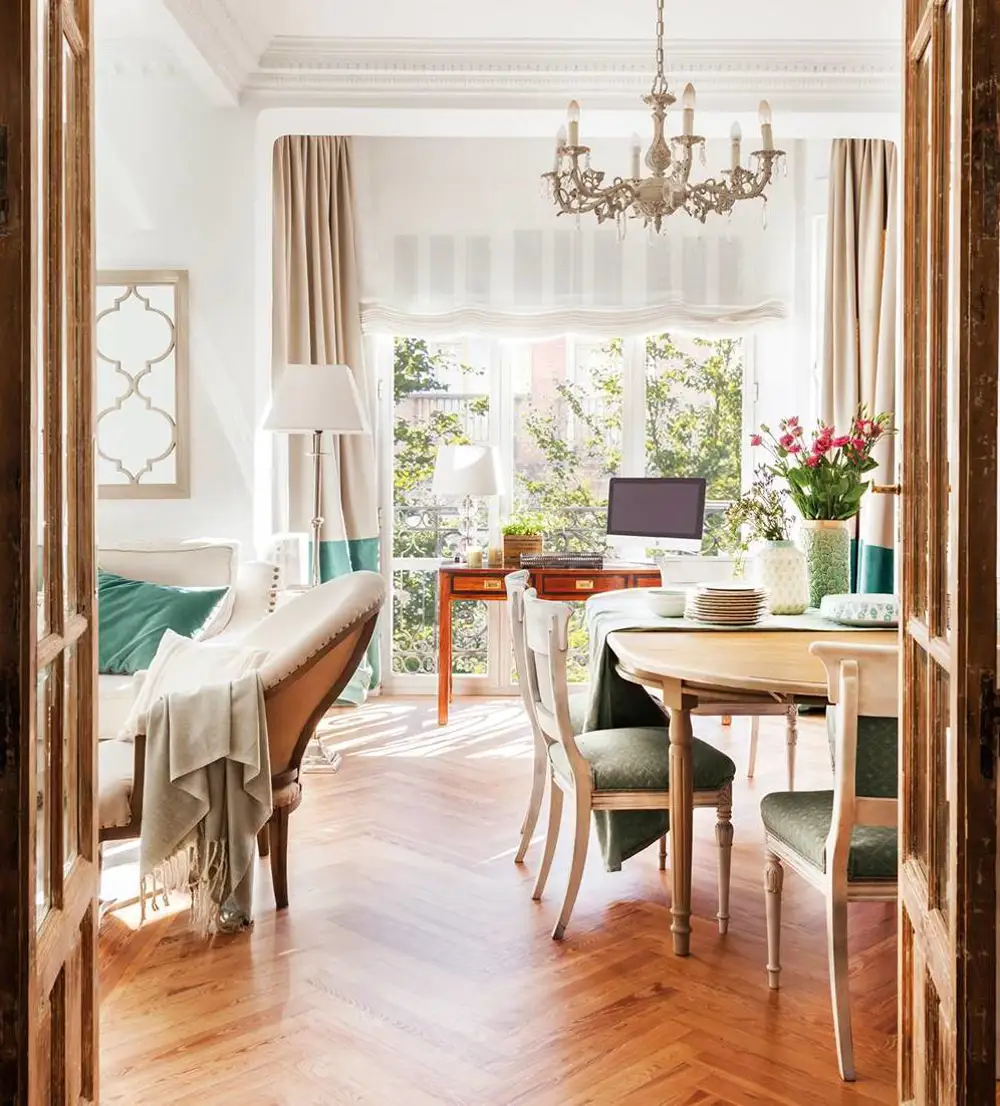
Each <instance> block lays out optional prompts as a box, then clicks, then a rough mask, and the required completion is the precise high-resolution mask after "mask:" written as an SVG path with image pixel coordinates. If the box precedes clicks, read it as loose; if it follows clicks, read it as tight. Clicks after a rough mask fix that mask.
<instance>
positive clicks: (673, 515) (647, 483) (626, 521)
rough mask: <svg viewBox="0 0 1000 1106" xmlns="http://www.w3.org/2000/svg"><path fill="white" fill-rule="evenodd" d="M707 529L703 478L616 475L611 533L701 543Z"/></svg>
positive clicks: (610, 499) (610, 492) (610, 493)
mask: <svg viewBox="0 0 1000 1106" xmlns="http://www.w3.org/2000/svg"><path fill="white" fill-rule="evenodd" d="M704 528H705V481H704V480H703V479H701V478H700V477H656V476H649V477H632V476H612V477H611V482H610V485H609V488H608V533H609V534H620V535H622V536H627V537H633V538H680V539H684V540H689V541H690V540H699V539H700V538H701V535H702V531H703V530H704Z"/></svg>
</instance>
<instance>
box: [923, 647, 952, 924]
mask: <svg viewBox="0 0 1000 1106" xmlns="http://www.w3.org/2000/svg"><path fill="white" fill-rule="evenodd" d="M928 663H929V664H930V666H931V668H932V670H933V676H932V678H931V687H930V691H931V702H930V716H931V733H930V740H931V743H932V746H931V757H930V760H931V764H933V765H935V768H934V770H933V774H932V783H933V788H934V794H933V802H932V804H931V809H932V810H933V812H934V813H933V814H932V818H933V825H932V826H931V827H930V830H931V834H932V837H933V847H932V849H931V855H930V858H929V865H930V871H929V873H928V877H929V878H928V890H929V891H930V900H931V902H930V905H931V907H932V908H934V909H937V910H941V911H942V912H943V913H944V915H945V917H947V916H948V913H949V903H948V872H949V870H950V862H949V841H950V833H951V826H950V824H949V816H950V809H949V805H948V791H949V788H948V782H949V781H948V773H947V772H945V770H944V766H946V765H950V764H951V763H952V760H951V759H950V756H949V754H950V753H952V750H951V703H950V701H949V680H948V673H947V672H945V671H944V669H943V668H941V667H940V666H939V665H937V664H936V663H935V662H934V661H933V660H931V661H929V662H928Z"/></svg>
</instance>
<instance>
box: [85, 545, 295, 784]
mask: <svg viewBox="0 0 1000 1106" xmlns="http://www.w3.org/2000/svg"><path fill="white" fill-rule="evenodd" d="M97 564H98V567H99V568H102V569H104V571H105V572H113V573H114V574H115V575H116V576H125V577H126V578H128V579H130V580H149V581H150V582H152V583H154V584H167V585H171V586H173V587H228V588H230V589H231V591H230V594H229V596H228V597H227V599H226V601H225V602H224V603H223V604H222V606H221V607H220V609H219V610H218V611H217V612H216V614H215V615H214V616H213V618H212V620H211V621H210V624H209V625H208V626H206V629H205V633H204V637H205V638H209V637H210V638H211V639H212V640H213V641H226V640H237V639H240V638H243V637H245V636H246V634H248V633H249V632H250V631H251V630H252V629H253V628H254V627H255V626H256V625H258V624H259V623H260V621H261V619H263V618H264V617H266V616H267V615H268V614H270V612H271V611H273V610H274V605H275V601H276V599H277V594H278V567H277V565H273V564H270V563H269V562H267V561H244V562H242V563H241V562H240V543H239V542H236V541H216V540H212V539H199V540H195V541H182V542H143V543H139V542H135V543H129V544H121V545H108V546H101V547H99V548H98V550H97ZM98 617H100V612H98ZM141 679H142V674H141V673H137V674H136V675H135V676H100V677H99V678H98V689H97V694H98V705H97V720H98V735H99V736H100V738H101V739H102V740H103V739H105V738H111V737H115V736H116V735H117V734H118V733H119V732H120V731H121V728H122V726H123V724H124V723H125V720H126V718H127V717H128V713H129V708H130V707H131V706H132V702H133V700H134V699H135V696H136V693H137V691H138V688H139V682H140V681H141ZM123 767H124V766H123ZM131 767H132V766H131V764H129V765H128V771H129V773H130V774H131Z"/></svg>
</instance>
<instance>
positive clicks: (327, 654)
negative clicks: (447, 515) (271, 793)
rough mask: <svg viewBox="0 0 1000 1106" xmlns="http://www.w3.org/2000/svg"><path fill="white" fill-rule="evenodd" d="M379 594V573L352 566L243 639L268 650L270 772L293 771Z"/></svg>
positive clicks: (375, 611) (355, 654)
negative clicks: (352, 570) (363, 570)
mask: <svg viewBox="0 0 1000 1106" xmlns="http://www.w3.org/2000/svg"><path fill="white" fill-rule="evenodd" d="M384 601H385V581H384V580H383V579H382V577H381V576H380V575H379V574H378V573H377V572H352V573H349V574H348V575H346V576H341V577H339V578H338V579H336V580H330V581H328V582H327V583H325V584H320V585H319V587H315V588H312V589H310V590H309V591H306V592H303V593H302V594H301V595H299V596H296V598H295V599H292V600H291V601H289V602H288V603H286V604H284V605H283V606H280V607H278V609H277V610H276V611H275V612H274V614H271V615H269V616H268V617H267V618H266V619H264V621H263V622H261V623H259V624H258V625H257V626H256V627H255V628H254V629H253V630H252V631H251V632H250V633H249V634H247V635H246V636H245V637H244V638H242V639H241V643H242V644H243V645H246V646H252V647H254V648H258V649H266V650H268V652H269V654H270V655H269V657H268V659H267V661H265V663H264V664H263V665H262V666H261V668H260V670H259V674H260V679H261V683H262V684H263V686H264V702H265V709H266V711H267V728H268V747H269V750H270V754H271V773H272V776H279V775H281V774H282V773H285V772H288V771H292V772H297V771H298V768H299V765H300V764H301V761H302V756H303V754H304V753H305V749H306V745H307V744H308V742H309V738H310V737H311V736H312V733H313V731H314V730H315V728H316V725H317V723H318V722H319V720H320V719H321V718H322V717H323V715H324V714H325V713H326V711H327V710H329V708H330V707H331V706H332V705H333V703H334V702H336V700H337V698H338V697H339V696H340V694H341V692H342V691H343V690H344V688H345V687H346V686H347V684H348V682H349V681H350V679H351V677H352V676H353V675H354V673H355V671H356V670H357V667H358V665H359V664H360V663H361V659H362V657H363V656H364V653H365V650H366V649H367V648H368V645H369V643H370V642H371V639H372V634H373V633H374V631H375V623H376V621H377V619H378V615H379V611H380V610H381V608H382V604H383V603H384Z"/></svg>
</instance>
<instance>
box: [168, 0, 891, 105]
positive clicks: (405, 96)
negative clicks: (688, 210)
mask: <svg viewBox="0 0 1000 1106" xmlns="http://www.w3.org/2000/svg"><path fill="white" fill-rule="evenodd" d="M170 2H174V3H176V2H178V0H170ZM185 2H193V0H185ZM900 58H901V54H900V48H899V47H898V45H897V44H894V43H882V42H863V41H862V42H858V41H826V42H820V41H778V40H771V41H760V42H747V41H739V42H725V41H718V40H715V41H710V42H708V41H699V42H694V41H687V42H677V43H674V44H672V45H671V47H670V49H669V51H668V54H667V71H668V75H669V76H670V78H671V83H672V84H674V85H679V84H682V83H683V82H684V81H687V80H692V81H693V82H694V83H695V84H696V85H697V88H698V95H699V100H700V101H701V102H703V103H705V105H706V106H708V107H712V106H720V107H721V106H725V102H727V101H731V100H732V98H733V97H734V96H736V95H738V96H740V97H741V98H747V97H752V98H761V97H765V96H766V97H770V98H773V99H775V100H776V101H778V102H779V103H780V105H781V106H782V107H783V108H785V109H786V110H787V109H790V108H793V107H795V108H798V107H802V108H804V109H808V110H812V111H816V110H830V111H838V110H839V111H850V110H869V111H892V110H895V109H896V108H897V107H898V103H899V96H900V79H901V78H900V73H901V68H900ZM652 66H653V51H652V47H651V44H650V43H649V42H646V41H629V42H625V41H619V42H613V41H611V42H605V43H596V42H594V41H592V40H587V41H582V40H526V39H493V40H482V39H480V40H473V41H466V40H461V39H420V40H418V39H388V38H385V39H320V38H292V37H278V38H275V39H273V40H272V41H271V44H270V45H269V46H268V48H267V49H266V50H265V51H264V53H263V56H262V57H261V58H260V61H259V63H258V64H257V65H256V66H255V67H254V68H253V69H252V71H250V72H249V73H248V75H247V79H246V83H245V84H244V86H243V88H244V95H248V96H250V97H251V98H253V99H255V100H263V101H267V102H273V103H288V102H293V101H302V100H305V101H307V102H315V101H316V100H317V99H318V98H323V99H327V100H333V101H335V102H337V103H345V104H365V105H389V104H392V103H397V104H398V103H400V102H401V101H402V100H406V101H408V102H412V101H413V100H414V99H417V100H419V101H421V102H425V103H431V102H433V103H434V104H435V105H438V106H448V105H449V104H450V105H452V106H462V105H465V106H468V104H469V103H470V101H471V102H474V103H475V104H476V105H477V106H483V105H484V104H486V103H490V104H493V105H497V106H499V105H502V104H512V103H513V104H516V103H525V102H530V103H532V104H534V105H535V106H545V105H548V104H549V103H551V104H561V103H563V102H565V100H566V98H567V97H568V96H570V95H572V96H575V97H577V98H579V99H584V98H586V100H587V103H588V106H591V105H593V106H601V107H620V106H622V105H623V104H625V103H627V104H628V105H629V106H634V104H635V98H636V97H637V96H642V95H643V94H644V93H645V92H646V91H647V89H648V86H649V82H650V78H651V74H652Z"/></svg>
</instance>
